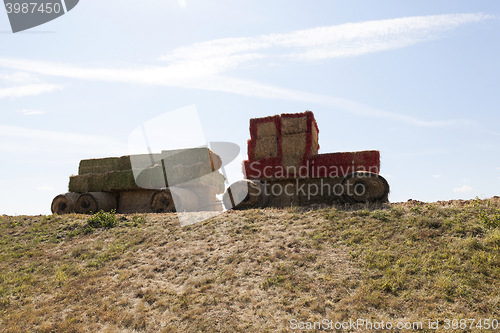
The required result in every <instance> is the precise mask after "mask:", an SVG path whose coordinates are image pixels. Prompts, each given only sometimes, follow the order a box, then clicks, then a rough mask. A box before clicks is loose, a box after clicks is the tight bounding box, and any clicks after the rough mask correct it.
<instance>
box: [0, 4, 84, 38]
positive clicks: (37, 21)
mask: <svg viewBox="0 0 500 333" xmlns="http://www.w3.org/2000/svg"><path fill="white" fill-rule="evenodd" d="M78 1H79V0H64V1H62V0H50V1H43V0H4V3H5V9H6V10H7V15H8V16H9V21H10V26H11V28H12V32H13V33H16V32H19V31H23V30H27V29H31V28H33V27H36V26H39V25H42V24H44V23H47V22H49V21H52V20H54V19H56V18H58V17H59V16H62V15H64V14H65V13H67V12H69V11H70V10H72V9H73V8H75V6H76V5H77V4H78Z"/></svg>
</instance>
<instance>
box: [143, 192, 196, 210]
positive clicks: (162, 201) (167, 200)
mask: <svg viewBox="0 0 500 333" xmlns="http://www.w3.org/2000/svg"><path fill="white" fill-rule="evenodd" d="M199 208H200V205H199V202H198V197H197V196H196V194H194V193H193V192H191V191H189V190H186V189H182V188H178V187H170V188H168V189H162V190H157V191H156V192H155V193H154V194H153V197H152V198H151V209H152V211H153V212H155V213H168V212H196V211H199Z"/></svg>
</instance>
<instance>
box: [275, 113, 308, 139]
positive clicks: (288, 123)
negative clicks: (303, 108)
mask: <svg viewBox="0 0 500 333" xmlns="http://www.w3.org/2000/svg"><path fill="white" fill-rule="evenodd" d="M306 132H307V116H306V115H304V116H302V117H285V115H283V116H282V117H281V133H282V134H283V135H286V134H295V133H306Z"/></svg>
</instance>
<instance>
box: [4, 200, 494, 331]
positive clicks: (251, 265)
mask: <svg viewBox="0 0 500 333" xmlns="http://www.w3.org/2000/svg"><path fill="white" fill-rule="evenodd" d="M86 223H87V216H83V215H64V216H18V217H9V216H2V217H0V265H1V266H0V268H1V270H0V313H1V316H0V331H2V332H276V331H278V332H281V331H283V332H285V331H292V330H291V329H290V320H291V319H297V320H299V321H301V320H302V321H311V322H313V321H318V320H321V319H323V318H327V319H329V320H333V321H340V320H346V319H347V320H348V319H349V318H351V319H356V318H367V319H370V318H371V319H372V320H385V321H387V320H391V321H393V322H396V321H398V320H401V321H403V320H413V321H416V320H420V321H425V322H426V321H427V320H429V319H440V320H443V319H445V318H449V319H461V318H476V319H480V318H483V319H484V318H491V319H493V318H496V319H500V304H499V300H500V292H499V290H500V253H499V249H500V202H499V200H498V199H490V200H482V201H480V200H476V201H470V202H450V203H439V204H425V203H419V202H411V203H404V204H386V205H372V206H369V205H360V206H356V207H349V208H346V207H340V206H337V207H319V206H316V207H309V208H305V209H302V208H300V209H299V208H288V209H264V210H248V211H240V212H235V211H232V212H228V213H225V214H222V215H220V216H218V217H216V218H214V219H211V220H208V221H205V222H203V223H200V224H197V225H193V226H188V227H180V226H179V223H178V222H177V220H176V219H175V215H173V214H148V215H143V216H138V215H133V216H132V215H118V225H117V226H116V227H114V228H109V229H95V230H93V231H92V230H89V229H86V228H85V226H86ZM310 331H314V330H310ZM448 331H449V330H448Z"/></svg>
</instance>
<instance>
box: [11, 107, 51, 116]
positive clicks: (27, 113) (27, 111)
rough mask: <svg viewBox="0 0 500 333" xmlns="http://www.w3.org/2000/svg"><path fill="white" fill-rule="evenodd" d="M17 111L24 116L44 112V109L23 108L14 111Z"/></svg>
mask: <svg viewBox="0 0 500 333" xmlns="http://www.w3.org/2000/svg"><path fill="white" fill-rule="evenodd" d="M16 112H17V113H22V114H23V115H25V116H35V115H39V114H44V113H45V111H41V110H32V109H23V110H18V111H16Z"/></svg>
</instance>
